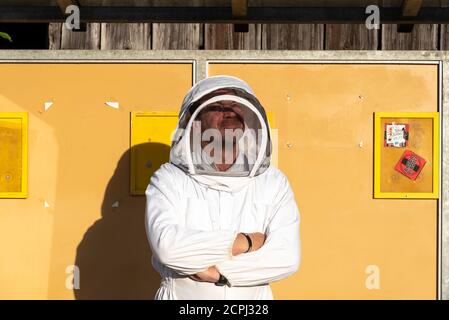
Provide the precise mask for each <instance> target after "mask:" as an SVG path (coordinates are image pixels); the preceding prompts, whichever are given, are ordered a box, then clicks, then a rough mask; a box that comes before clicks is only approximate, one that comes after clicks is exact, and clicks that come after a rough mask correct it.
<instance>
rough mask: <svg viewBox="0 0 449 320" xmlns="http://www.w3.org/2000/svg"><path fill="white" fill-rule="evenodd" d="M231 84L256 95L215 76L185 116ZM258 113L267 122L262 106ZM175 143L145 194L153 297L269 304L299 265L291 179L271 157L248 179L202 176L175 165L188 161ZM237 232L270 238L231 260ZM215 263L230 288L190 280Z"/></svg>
mask: <svg viewBox="0 0 449 320" xmlns="http://www.w3.org/2000/svg"><path fill="white" fill-rule="evenodd" d="M211 78H212V79H211ZM230 86H233V87H238V88H243V89H244V90H245V91H246V92H248V93H251V94H252V90H251V89H250V88H249V86H247V84H246V83H244V82H242V81H241V80H240V79H237V78H234V77H228V76H218V77H210V78H207V79H206V80H203V81H200V82H199V83H197V84H196V85H195V86H194V87H193V88H192V89H191V90H190V92H189V94H188V95H187V96H186V99H185V100H184V102H183V108H182V109H181V116H180V118H181V119H182V118H183V112H185V110H186V108H188V107H189V106H190V105H191V103H192V101H195V100H196V99H198V98H199V97H201V96H202V94H201V92H203V93H204V92H210V91H211V90H213V88H217V87H218V88H220V87H221V88H222V87H230ZM205 88H206V89H207V90H206V89H205ZM211 88H212V89H211ZM202 89H203V90H202ZM192 92H193V93H195V94H193V93H192ZM188 97H190V98H188ZM252 102H253V103H256V104H257V103H258V101H255V100H252ZM257 108H258V109H259V110H261V111H260V112H261V115H263V118H264V119H265V121H266V115H265V113H264V110H263V108H261V106H260V105H258V106H257ZM259 119H262V117H261V116H259ZM181 121H182V120H181ZM179 127H180V124H178V128H179ZM267 127H268V125H267ZM267 136H268V137H269V134H268V133H267ZM265 140H266V141H268V142H269V139H268V140H267V139H265ZM268 142H267V143H268ZM175 145H176V143H174V144H173V145H172V153H171V158H170V163H167V164H164V165H162V166H161V168H160V169H159V170H157V171H156V172H155V173H154V175H153V176H152V178H151V181H150V184H149V185H148V187H147V189H146V192H145V194H146V200H147V202H146V214H145V217H146V230H147V236H148V240H149V243H150V246H151V249H152V251H153V257H152V263H153V266H154V268H155V269H156V270H157V271H158V272H159V273H160V275H161V277H162V281H161V286H160V288H159V290H158V291H157V294H156V297H155V298H156V299H164V300H166V299H169V300H173V299H193V300H196V299H246V300H251V299H272V298H273V296H272V292H271V288H270V286H269V283H271V282H273V281H277V280H280V279H283V278H286V277H288V276H289V275H291V274H293V273H294V272H296V270H297V269H298V267H299V263H300V236H299V221H300V219H299V211H298V207H297V205H296V202H295V198H294V194H293V192H292V190H291V188H290V185H289V183H288V180H287V178H286V177H285V176H284V175H283V174H282V172H281V171H279V170H278V169H276V168H274V167H272V166H269V159H263V160H262V161H263V163H264V166H265V167H264V168H263V167H262V164H261V163H259V164H258V166H259V167H260V168H259V167H257V168H255V169H254V170H253V172H256V171H257V174H256V175H254V176H251V177H215V176H213V175H203V174H202V175H201V176H199V175H198V174H196V173H195V172H192V170H188V165H186V163H185V162H186V161H183V160H182V159H181V161H178V162H176V161H173V158H172V157H173V154H176V155H181V156H180V157H189V156H190V154H189V152H185V151H184V150H181V149H179V150H176V152H173V148H174V146H175ZM265 147H266V146H265ZM266 150H270V151H271V149H268V147H266ZM178 160H179V159H178ZM188 161H189V159H188V160H187V162H188ZM190 169H191V168H190ZM239 232H248V233H252V232H261V233H265V234H266V235H267V238H266V241H265V243H264V245H263V246H262V247H261V248H260V249H259V250H256V251H252V252H249V253H243V254H240V255H237V256H232V246H233V243H234V240H235V238H236V236H237V233H239ZM210 266H215V267H216V268H217V269H218V271H219V272H220V273H221V274H222V275H224V276H225V277H226V278H227V279H228V281H229V283H230V286H229V287H228V286H216V285H215V284H213V283H208V282H198V281H195V280H192V279H190V278H189V275H193V274H196V273H198V272H202V271H205V270H206V269H208V268H209V267H210Z"/></svg>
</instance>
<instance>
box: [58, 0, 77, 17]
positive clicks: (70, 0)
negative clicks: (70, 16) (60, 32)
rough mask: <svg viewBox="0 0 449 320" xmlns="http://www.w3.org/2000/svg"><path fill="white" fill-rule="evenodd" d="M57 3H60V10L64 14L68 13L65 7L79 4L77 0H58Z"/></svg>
mask: <svg viewBox="0 0 449 320" xmlns="http://www.w3.org/2000/svg"><path fill="white" fill-rule="evenodd" d="M56 3H57V4H58V7H59V10H61V12H62V14H66V13H65V9H66V8H67V7H68V6H71V5H76V6H78V5H79V4H78V1H77V0H56Z"/></svg>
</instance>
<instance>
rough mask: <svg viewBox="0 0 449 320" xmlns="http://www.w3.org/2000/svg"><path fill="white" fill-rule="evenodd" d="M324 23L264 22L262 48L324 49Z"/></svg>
mask: <svg viewBox="0 0 449 320" xmlns="http://www.w3.org/2000/svg"><path fill="white" fill-rule="evenodd" d="M323 47H324V25H323V24H262V50H322V49H323Z"/></svg>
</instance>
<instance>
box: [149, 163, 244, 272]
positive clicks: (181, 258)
mask: <svg viewBox="0 0 449 320" xmlns="http://www.w3.org/2000/svg"><path fill="white" fill-rule="evenodd" d="M171 170H173V169H167V167H166V166H162V167H161V169H159V170H158V171H156V172H155V173H154V175H153V176H152V177H151V181H150V184H149V185H148V188H147V190H146V191H145V195H146V209H145V227H146V233H147V237H148V241H149V243H150V246H151V250H152V251H153V254H154V255H155V256H156V257H157V258H158V259H159V261H160V262H161V263H162V264H164V265H166V266H167V267H169V268H171V269H173V270H175V271H176V272H178V273H179V274H183V275H191V274H195V273H198V272H201V271H204V270H206V269H207V268H208V267H210V266H213V265H215V264H217V263H219V262H221V261H223V260H226V259H228V258H229V257H231V256H232V246H233V244H234V240H235V238H236V236H237V232H234V231H228V230H217V231H201V230H192V229H186V228H183V227H182V226H180V225H179V224H178V219H177V216H178V213H177V210H178V209H177V208H178V204H179V203H180V199H179V195H178V191H177V187H176V182H175V181H174V180H175V178H176V177H175V175H174V174H173V173H171Z"/></svg>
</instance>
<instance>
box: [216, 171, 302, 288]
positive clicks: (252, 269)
mask: <svg viewBox="0 0 449 320" xmlns="http://www.w3.org/2000/svg"><path fill="white" fill-rule="evenodd" d="M283 180H284V181H283V183H282V186H281V189H280V192H279V194H278V196H277V197H276V199H277V200H276V201H275V210H274V214H273V216H272V217H271V221H270V222H269V225H268V228H267V233H266V234H267V238H266V240H265V243H264V245H263V246H262V247H261V248H260V249H259V250H256V251H253V252H249V253H244V254H240V255H238V256H234V257H232V258H230V259H227V260H226V261H223V262H220V263H218V264H217V265H216V266H215V267H216V268H217V270H218V271H219V272H220V273H221V274H222V275H223V276H225V277H226V278H227V279H228V281H229V283H230V285H231V286H237V287H238V286H256V285H261V284H268V283H270V282H273V281H278V280H281V279H283V278H286V277H288V276H290V275H291V274H293V273H295V272H296V271H297V270H298V268H299V264H300V257H301V252H300V249H301V245H300V236H299V221H300V218H299V210H298V207H297V205H296V202H295V198H294V194H293V192H292V190H291V188H290V185H289V183H288V181H287V179H286V178H285V177H284V179H283Z"/></svg>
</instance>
